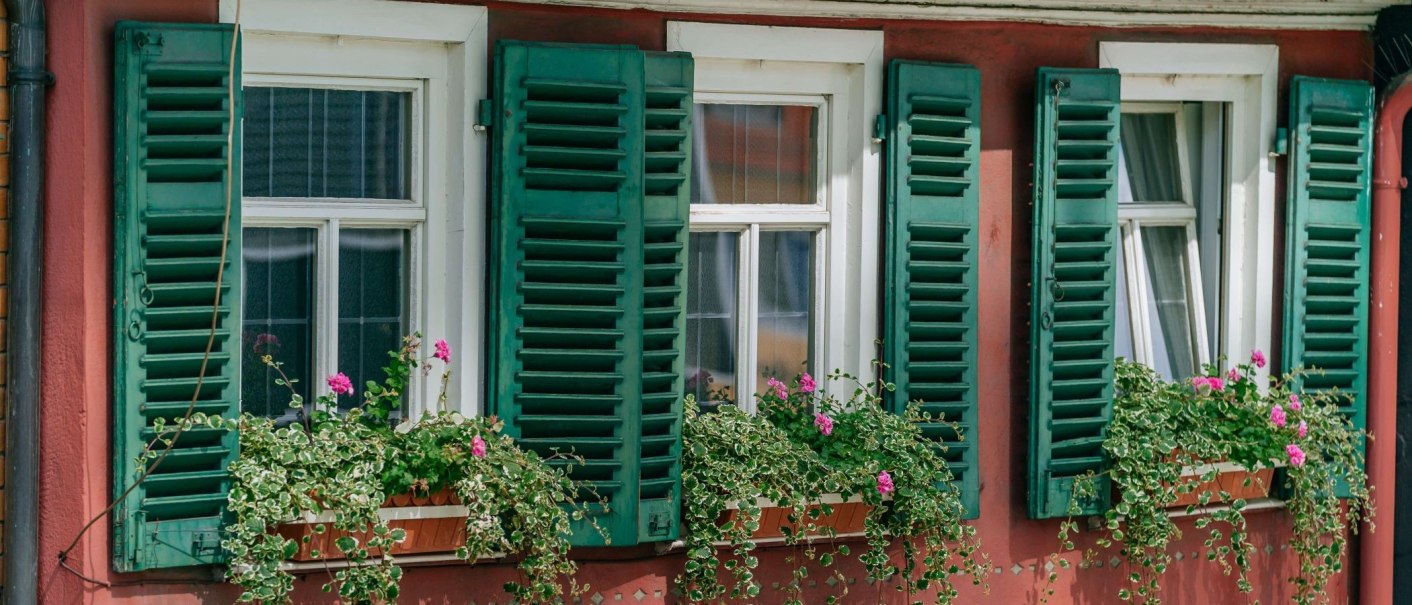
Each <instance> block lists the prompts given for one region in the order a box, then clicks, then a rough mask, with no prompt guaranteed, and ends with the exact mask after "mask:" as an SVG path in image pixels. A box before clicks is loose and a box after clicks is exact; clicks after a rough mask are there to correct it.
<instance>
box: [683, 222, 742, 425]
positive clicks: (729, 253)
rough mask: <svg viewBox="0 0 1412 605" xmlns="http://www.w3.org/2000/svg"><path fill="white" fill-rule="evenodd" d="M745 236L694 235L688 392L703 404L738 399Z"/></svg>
mask: <svg viewBox="0 0 1412 605" xmlns="http://www.w3.org/2000/svg"><path fill="white" fill-rule="evenodd" d="M739 242H740V235H739V234H737V233H713V232H702V233H692V234H691V240H690V247H689V254H690V259H689V262H690V265H689V266H690V267H691V271H689V272H688V273H687V278H688V280H689V283H688V284H687V297H686V301H687V302H686V304H687V308H686V392H687V393H693V394H695V395H696V400H697V401H698V402H701V403H703V404H705V403H708V402H712V401H734V400H735V398H736V375H735V372H736V369H735V368H736V322H737V321H739V314H738V312H737V309H736V307H737V302H738V301H739V290H738V289H737V288H738V283H739V282H738V279H737V275H736V274H737V267H738V266H739V259H738V256H739V254H738V251H739V249H740V248H739Z"/></svg>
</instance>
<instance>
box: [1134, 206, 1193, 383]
mask: <svg viewBox="0 0 1412 605" xmlns="http://www.w3.org/2000/svg"><path fill="white" fill-rule="evenodd" d="M1186 245H1187V236H1186V228H1185V227H1143V228H1142V248H1143V255H1144V256H1145V257H1146V260H1147V289H1148V291H1147V299H1148V305H1147V307H1148V315H1149V322H1150V325H1149V326H1148V329H1149V331H1150V332H1151V333H1152V357H1153V358H1152V367H1153V368H1154V369H1156V370H1157V372H1158V373H1160V374H1162V375H1163V376H1165V377H1167V378H1169V379H1180V378H1186V377H1188V376H1191V375H1193V374H1195V373H1196V371H1197V369H1198V367H1197V362H1196V345H1195V342H1196V337H1195V334H1196V331H1195V330H1194V329H1193V325H1192V301H1191V300H1190V296H1191V294H1190V292H1191V288H1190V287H1189V284H1188V280H1187V275H1188V271H1189V267H1188V264H1187V263H1188V262H1189V261H1188V259H1187V255H1186Z"/></svg>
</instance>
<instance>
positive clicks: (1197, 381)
mask: <svg viewBox="0 0 1412 605" xmlns="http://www.w3.org/2000/svg"><path fill="white" fill-rule="evenodd" d="M1210 381H1211V379H1210V378H1207V377H1205V376H1192V377H1191V386H1192V388H1195V389H1196V390H1198V391H1200V390H1201V387H1210V386H1211V382H1210Z"/></svg>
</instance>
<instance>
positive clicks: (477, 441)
mask: <svg viewBox="0 0 1412 605" xmlns="http://www.w3.org/2000/svg"><path fill="white" fill-rule="evenodd" d="M471 455H472V456H475V457H477V458H484V457H485V440H484V439H481V438H480V435H476V436H475V437H472V438H471Z"/></svg>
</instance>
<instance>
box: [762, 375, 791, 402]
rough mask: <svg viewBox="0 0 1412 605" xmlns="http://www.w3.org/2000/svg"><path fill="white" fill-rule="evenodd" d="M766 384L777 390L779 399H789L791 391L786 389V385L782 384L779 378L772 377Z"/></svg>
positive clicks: (776, 393)
mask: <svg viewBox="0 0 1412 605" xmlns="http://www.w3.org/2000/svg"><path fill="white" fill-rule="evenodd" d="M765 384H766V385H768V386H769V387H770V388H772V389H774V390H775V396H776V397H779V398H780V399H789V391H788V390H786V389H785V387H784V383H783V382H780V381H779V379H778V378H775V377H774V376H771V377H770V379H769V380H766V381H765Z"/></svg>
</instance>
